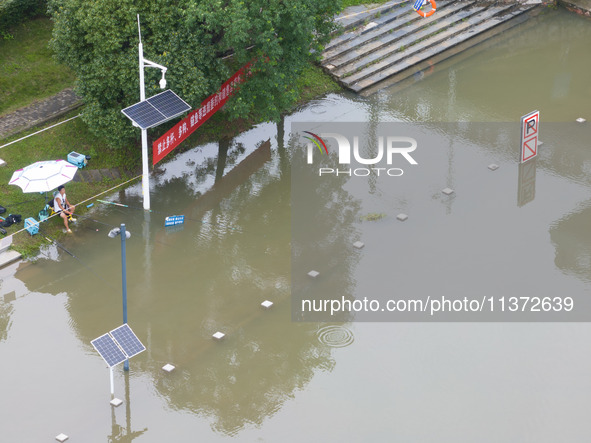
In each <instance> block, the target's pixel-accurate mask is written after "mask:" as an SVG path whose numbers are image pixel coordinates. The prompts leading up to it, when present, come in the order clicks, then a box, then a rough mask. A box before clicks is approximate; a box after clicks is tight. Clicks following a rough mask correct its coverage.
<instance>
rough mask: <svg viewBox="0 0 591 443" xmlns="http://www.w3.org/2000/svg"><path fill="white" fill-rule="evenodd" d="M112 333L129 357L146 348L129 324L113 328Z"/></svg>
mask: <svg viewBox="0 0 591 443" xmlns="http://www.w3.org/2000/svg"><path fill="white" fill-rule="evenodd" d="M110 334H111V335H112V336H113V338H114V339H115V341H117V343H118V344H119V346H121V349H123V352H125V353H126V354H127V356H128V357H129V358H131V357H133V356H134V355H137V354H139V353H140V352H143V351H145V350H146V347H145V346H144V345H143V344H142V342H140V341H139V339H138V338H137V337H136V335H135V334H134V333H133V331H132V330H131V328H130V327H129V326H128V325H127V324H124V325H122V326H119V327H118V328H117V329H113V330H112V331H111V332H110Z"/></svg>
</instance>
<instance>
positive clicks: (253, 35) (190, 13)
mask: <svg viewBox="0 0 591 443" xmlns="http://www.w3.org/2000/svg"><path fill="white" fill-rule="evenodd" d="M338 8H339V0H186V1H183V2H179V1H172V0H49V12H50V14H51V16H52V18H53V20H54V22H55V25H54V30H53V39H52V41H51V46H52V48H53V50H54V51H55V53H56V56H57V58H58V59H59V61H61V62H62V63H64V64H66V65H68V66H69V67H70V68H71V69H73V71H74V72H75V73H76V75H77V77H78V82H77V92H78V93H79V94H80V95H81V96H82V97H83V98H84V101H85V103H86V107H85V109H84V115H83V118H84V120H85V122H86V123H87V124H88V126H89V127H90V129H91V130H92V131H93V132H94V133H95V134H97V135H99V136H102V137H105V138H106V139H107V140H108V141H109V142H110V143H111V144H112V145H114V146H121V145H123V144H125V143H129V141H130V140H134V139H137V138H138V136H139V130H138V129H137V128H134V127H132V125H131V123H130V122H129V120H127V119H126V118H125V117H124V116H123V114H121V109H123V108H125V107H127V106H129V105H131V104H133V103H135V102H137V101H139V71H138V70H139V67H138V30H137V17H136V14H140V19H141V25H142V43H143V47H144V57H145V58H147V59H150V60H152V61H154V62H156V63H160V64H162V65H164V66H166V67H167V68H168V72H167V73H166V79H167V82H168V87H170V88H171V89H172V90H174V91H175V92H176V93H177V94H178V95H179V96H180V97H182V98H183V99H184V100H185V101H187V102H188V103H189V104H190V105H191V106H193V107H194V108H195V107H198V106H199V104H200V103H201V101H202V100H203V99H205V98H206V97H207V96H208V95H210V94H212V93H214V92H215V91H216V90H217V89H218V88H219V87H220V86H221V84H222V83H223V82H224V81H225V80H226V79H228V78H229V77H230V76H231V75H232V74H233V73H234V72H235V71H236V70H237V69H238V68H239V67H240V66H242V65H244V64H245V63H247V62H249V61H252V60H254V61H255V62H254V64H253V71H254V75H253V76H251V77H250V78H249V79H248V81H247V82H246V83H244V84H243V85H242V86H241V87H240V91H239V92H238V93H237V94H235V95H234V96H233V97H232V98H231V100H230V101H229V102H228V104H227V105H226V108H225V111H226V112H227V113H228V118H230V119H232V118H236V117H239V116H254V117H257V118H260V119H264V120H274V119H276V118H278V116H279V114H280V112H281V111H283V110H284V109H286V107H288V106H289V105H290V104H292V103H293V102H294V100H295V98H296V95H297V91H295V90H294V87H293V85H294V82H295V79H296V78H297V76H298V75H299V73H300V72H301V71H302V69H303V68H304V67H305V65H306V64H307V63H308V62H309V61H310V58H311V57H314V54H315V53H318V52H319V50H320V49H321V47H322V44H324V43H325V42H326V39H327V37H328V34H329V32H330V31H331V30H332V29H333V27H334V24H333V21H332V18H333V16H334V14H335V13H336V12H337V11H338ZM230 54H231V57H225V56H227V55H230ZM145 73H146V96H147V97H149V96H151V95H154V94H156V93H158V92H160V89H159V87H158V81H159V79H160V71H159V70H157V69H151V68H148V69H146V70H145Z"/></svg>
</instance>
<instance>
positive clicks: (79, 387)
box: [0, 10, 591, 443]
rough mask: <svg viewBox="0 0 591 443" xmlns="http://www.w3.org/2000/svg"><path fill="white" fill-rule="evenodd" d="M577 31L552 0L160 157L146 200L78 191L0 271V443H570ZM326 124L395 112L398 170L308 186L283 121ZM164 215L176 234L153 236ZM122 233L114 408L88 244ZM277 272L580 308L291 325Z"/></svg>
mask: <svg viewBox="0 0 591 443" xmlns="http://www.w3.org/2000/svg"><path fill="white" fill-rule="evenodd" d="M589 41H591V24H590V22H589V21H588V20H585V19H583V18H580V17H578V16H576V15H574V14H569V13H566V12H564V11H562V10H559V11H549V12H548V13H547V14H544V15H542V16H540V17H538V18H536V19H533V20H530V21H529V22H527V24H525V25H523V26H522V27H517V28H516V29H513V30H511V31H510V32H507V33H506V35H503V36H500V37H497V38H495V39H493V40H491V41H488V42H486V43H485V44H484V45H481V46H477V47H476V48H475V49H476V50H473V51H472V52H470V54H464V55H460V56H458V57H457V58H453V59H451V60H449V61H448V62H446V63H444V64H443V65H437V66H435V67H434V69H433V70H432V71H429V72H423V73H420V74H417V75H415V77H414V78H413V79H412V82H406V83H404V84H403V85H396V86H394V87H392V88H389V89H384V90H382V91H380V92H379V93H377V94H375V95H372V96H369V97H365V98H364V97H359V96H355V95H353V94H349V93H342V94H333V95H330V96H328V97H326V98H323V99H319V100H316V101H313V102H311V103H309V104H308V105H306V106H304V107H303V108H301V109H299V110H297V111H295V112H293V113H292V114H290V115H289V116H286V118H285V121H284V122H282V123H281V124H271V123H265V124H261V125H259V126H257V127H255V128H253V129H251V130H249V131H247V132H245V133H243V134H241V135H240V136H238V137H236V138H235V139H232V140H220V141H219V143H211V144H207V145H203V146H197V147H195V148H194V149H191V150H187V151H186V152H183V153H182V154H179V155H177V156H176V157H175V158H174V159H173V160H169V161H168V162H163V163H164V164H163V165H162V167H161V168H160V169H161V171H159V173H158V174H154V175H153V179H152V182H151V183H152V193H151V198H152V208H153V211H152V212H150V213H145V212H144V211H143V210H142V209H141V208H142V199H141V184H140V183H136V184H135V185H133V186H131V187H130V188H127V189H125V190H122V191H120V192H116V193H113V194H111V195H109V196H108V197H107V198H105V200H109V201H111V202H114V203H118V204H120V205H125V206H118V205H114V204H106V203H99V202H95V204H94V207H93V208H91V209H90V210H89V211H88V212H87V213H85V214H84V215H83V216H82V217H80V219H79V220H78V222H77V223H76V224H75V226H74V227H73V230H74V235H72V236H68V237H67V238H64V239H63V241H60V243H59V245H56V244H55V243H53V244H52V243H50V242H49V241H48V242H47V246H46V247H45V248H43V250H42V253H41V254H40V256H39V257H38V258H37V259H35V260H34V261H32V262H27V263H20V264H13V265H11V266H8V267H6V268H4V269H1V270H0V279H1V283H0V359H1V361H2V365H1V366H0V380H1V386H2V388H1V389H2V399H3V401H2V402H1V405H0V417H1V418H0V425H1V429H2V433H1V435H2V437H1V438H0V440H1V441H6V442H12V441H14V442H42V441H52V440H53V438H54V436H55V435H57V434H59V433H60V432H63V433H65V434H67V435H69V436H70V440H69V441H72V442H87V443H93V442H105V441H107V442H132V441H133V442H134V443H135V442H160V441H167V442H188V441H197V440H199V441H204V442H218V441H230V440H233V441H244V442H308V441H309V442H315V441H319V442H320V441H322V442H343V441H346V442H391V441H401V442H424V441H437V442H446V443H447V442H449V443H452V442H454V443H457V442H474V441H478V442H491V443H492V442H501V441H502V442H514V441H515V442H536V443H540V442H556V441H563V442H583V441H587V440H588V436H589V435H590V432H591V425H590V424H589V420H588V417H587V415H588V413H587V412H588V404H589V398H591V376H590V375H591V357H590V355H589V352H588V348H589V340H590V339H591V327H590V326H589V324H588V323H587V322H588V321H589V319H590V315H591V307H590V306H589V302H587V300H591V298H590V296H591V267H590V265H591V234H590V232H589V226H591V179H590V175H589V172H591V150H590V149H589V140H591V137H590V135H591V129H589V128H590V126H589V125H590V124H591V123H589V122H587V123H586V124H577V123H575V122H574V120H575V119H576V118H577V117H585V118H587V119H588V120H590V121H591V83H590V82H589V79H590V78H589V77H590V75H589V73H590V72H591V52H590V51H589V48H588V42H589ZM534 109H538V110H540V112H541V129H540V134H541V135H540V140H542V141H543V143H544V144H543V145H541V146H540V148H539V156H538V158H537V159H536V160H534V161H535V163H531V164H533V165H534V166H533V169H532V168H531V167H530V168H529V169H525V168H523V167H519V165H518V158H519V130H520V129H519V124H518V123H519V118H520V117H521V116H522V115H524V114H526V113H527V112H529V111H533V110H534ZM343 122H345V123H346V124H345V126H344V127H343V129H342V130H343V132H346V131H347V127H350V128H353V129H351V131H353V130H354V129H355V128H356V127H355V126H354V125H355V124H360V123H359V122H362V125H363V127H364V128H366V129H367V132H366V133H364V134H363V135H362V137H366V136H369V138H371V137H372V134H373V132H371V131H372V130H373V129H375V128H378V127H379V123H382V122H393V124H396V125H399V126H395V127H396V128H398V129H399V130H400V131H401V132H402V131H409V132H408V135H412V136H413V137H415V138H416V139H417V140H418V141H419V146H418V148H417V150H416V152H415V153H413V156H414V157H416V160H417V162H418V165H416V167H415V166H409V165H408V163H407V164H406V165H405V166H404V172H405V174H404V175H403V176H401V177H380V178H379V179H375V180H372V179H371V178H363V177H350V178H349V177H346V176H345V177H342V180H339V178H338V177H337V178H336V180H335V179H334V178H333V177H317V176H316V175H317V168H316V169H314V168H313V167H308V166H311V165H308V164H305V158H304V156H303V155H301V154H302V153H303V152H304V150H303V148H304V145H303V142H302V140H301V139H300V135H301V131H302V130H304V129H305V128H308V129H307V130H309V131H311V132H314V133H317V132H322V131H324V129H323V128H325V127H326V126H323V125H326V124H334V123H343ZM347 122H349V123H350V124H349V123H347ZM413 122H424V123H422V124H421V125H412V124H411V123H413ZM453 122H464V123H453ZM501 122H503V123H501ZM507 122H510V123H507ZM372 128H373V129H372ZM413 131H414V132H413ZM515 137H517V141H515ZM316 154H317V155H318V153H317V152H316ZM318 158H321V159H322V161H327V162H328V161H330V158H328V157H317V159H318ZM334 163H336V162H334ZM492 163H494V164H497V165H498V166H499V169H498V170H496V171H491V170H489V169H488V168H487V166H488V165H490V164H492ZM322 178H328V180H324V181H322V180H320V179H322ZM358 178H359V180H357V179H358ZM389 178H390V179H392V180H389ZM304 179H305V180H304ZM446 187H448V188H451V189H453V191H454V194H453V195H450V196H446V195H444V194H442V193H441V190H442V189H444V188H446ZM72 197H75V196H71V197H70V198H72ZM401 213H404V214H407V215H408V220H406V221H404V222H401V221H399V220H397V216H398V215H399V214H401ZM175 214H178V215H180V214H183V215H185V223H184V225H182V226H176V227H172V228H171V227H169V228H165V227H164V218H165V217H166V216H169V215H175ZM368 214H380V219H379V220H376V221H362V220H363V218H364V217H366V218H367V215H368ZM294 220H295V221H297V223H295V224H294ZM120 223H125V224H126V227H127V229H128V230H129V231H130V232H131V238H130V239H129V240H128V241H127V282H128V310H129V314H128V323H129V325H130V326H131V327H132V328H133V330H134V331H135V333H136V334H137V336H138V337H139V339H140V340H141V341H142V342H143V344H144V345H145V346H146V348H147V349H146V351H145V352H143V353H141V354H139V355H138V356H136V357H134V358H133V359H131V360H130V371H129V372H128V373H126V372H124V371H123V368H122V365H120V366H117V367H116V368H115V396H116V397H118V398H120V399H122V400H123V402H124V403H123V405H121V406H119V407H117V408H113V407H111V406H110V405H109V401H110V400H111V395H110V392H109V371H108V369H107V368H106V365H105V363H104V361H103V360H102V359H101V357H100V356H99V355H98V354H97V352H96V351H95V349H94V348H93V347H92V346H91V344H90V341H91V340H93V339H94V338H96V337H99V336H100V335H102V334H104V333H106V332H108V331H111V330H112V329H114V328H116V327H117V326H119V325H120V324H121V323H122V301H121V261H120V260H121V255H120V254H121V246H120V238H119V237H117V238H115V239H110V238H108V237H107V233H108V232H109V230H110V229H112V228H113V227H115V226H118V225H119V224H120ZM359 240H360V241H362V242H364V244H365V247H364V248H363V249H359V250H354V249H352V248H351V244H352V243H353V242H354V241H359ZM292 247H293V250H292ZM312 269H314V270H317V271H319V272H320V276H319V277H318V279H316V280H312V279H310V278H308V277H307V276H306V275H305V273H307V272H308V271H309V270H312ZM302 276H303V277H304V278H301V277H302ZM292 279H293V280H294V281H296V280H297V281H301V282H302V284H303V285H304V286H305V287H306V288H308V289H309V288H311V289H309V290H310V291H311V293H312V294H315V296H316V297H321V296H330V297H332V296H339V297H340V296H341V295H347V296H350V297H352V298H362V297H364V296H369V295H375V294H377V293H381V294H382V295H384V294H386V293H387V295H388V296H393V295H395V296H401V295H415V294H416V295H421V296H424V295H427V294H437V295H442V294H446V295H447V294H449V295H462V296H463V295H464V294H466V295H470V294H471V295H475V296H477V297H478V298H479V297H481V296H486V297H494V296H497V295H503V294H506V295H518V296H519V295H522V294H527V295H534V294H535V295H540V296H542V295H544V296H545V295H547V294H548V295H550V294H551V295H552V296H553V295H565V296H566V295H572V296H573V297H574V298H575V300H576V302H577V306H578V307H579V309H580V311H579V312H578V314H580V316H578V317H576V319H575V320H574V321H570V322H566V321H565V320H564V319H562V320H559V321H556V320H555V319H551V320H549V321H548V320H545V319H540V318H536V317H535V316H534V317H528V318H525V317H515V318H508V317H506V318H498V317H496V318H478V319H473V318H468V319H466V318H459V317H458V318H448V319H444V320H435V321H434V322H430V321H424V319H418V321H415V320H417V319H411V318H392V317H389V316H387V315H378V316H370V315H364V313H359V314H357V315H350V316H348V317H347V320H348V321H346V322H337V321H331V319H330V318H327V317H326V315H324V316H323V317H322V318H321V319H320V320H318V319H310V318H298V316H297V315H294V306H295V304H294V300H295V298H294V297H295V294H292V284H293V283H294V281H292ZM308 289H306V290H308ZM264 300H269V301H272V302H273V306H272V307H271V308H270V309H264V308H262V307H261V306H260V304H261V302H263V301H264ZM295 307H296V308H297V306H295ZM587 308H589V309H587ZM304 317H305V316H304ZM294 320H314V321H294ZM335 320H337V319H335ZM355 320H357V321H355ZM217 331H221V332H223V333H224V334H226V336H225V337H224V339H223V340H220V341H216V340H213V339H212V337H211V336H212V334H214V333H215V332H217ZM166 363H171V364H173V365H175V366H176V369H175V371H173V372H171V373H167V372H164V371H163V370H162V369H161V368H162V366H164V365H165V364H166Z"/></svg>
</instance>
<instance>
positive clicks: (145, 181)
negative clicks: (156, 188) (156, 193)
mask: <svg viewBox="0 0 591 443" xmlns="http://www.w3.org/2000/svg"><path fill="white" fill-rule="evenodd" d="M137 29H138V33H139V36H140V43H139V58H140V101H144V100H145V99H146V90H145V84H144V68H146V67H148V68H158V69H160V70H161V71H162V78H161V79H160V89H164V88H166V79H165V78H164V75H165V74H166V70H167V69H168V68H166V66H162V65H159V64H158V63H154V62H152V61H150V60H148V59H145V58H144V47H143V46H142V31H141V28H140V15H139V14H138V15H137ZM149 173H150V171H149V169H148V130H147V129H142V193H143V195H144V209H145V210H149V209H150V176H149Z"/></svg>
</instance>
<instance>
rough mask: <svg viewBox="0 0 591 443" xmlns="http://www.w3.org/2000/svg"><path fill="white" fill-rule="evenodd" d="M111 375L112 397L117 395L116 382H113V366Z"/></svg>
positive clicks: (110, 369) (110, 370)
mask: <svg viewBox="0 0 591 443" xmlns="http://www.w3.org/2000/svg"><path fill="white" fill-rule="evenodd" d="M109 373H110V375H111V396H113V395H115V382H114V381H113V366H111V367H110V368H109Z"/></svg>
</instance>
